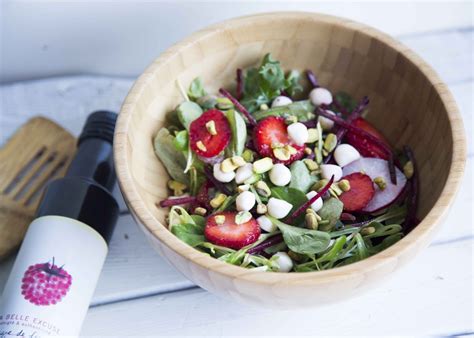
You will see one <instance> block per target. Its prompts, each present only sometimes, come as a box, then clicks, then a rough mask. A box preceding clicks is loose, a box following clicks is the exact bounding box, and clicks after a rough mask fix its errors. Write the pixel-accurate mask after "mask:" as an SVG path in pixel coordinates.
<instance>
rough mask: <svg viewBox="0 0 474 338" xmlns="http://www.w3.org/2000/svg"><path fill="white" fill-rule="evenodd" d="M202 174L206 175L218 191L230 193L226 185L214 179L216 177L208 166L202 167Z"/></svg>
mask: <svg viewBox="0 0 474 338" xmlns="http://www.w3.org/2000/svg"><path fill="white" fill-rule="evenodd" d="M204 175H206V177H207V179H208V180H209V181H211V183H212V185H213V186H214V187H215V188H216V189H217V190H219V191H220V192H222V193H224V194H226V195H230V194H231V191H230V190H229V189H227V187H226V186H225V185H224V184H223V183H221V182H219V181H218V180H216V178H215V177H214V175H213V173H212V171H211V169H210V168H209V167H206V168H204Z"/></svg>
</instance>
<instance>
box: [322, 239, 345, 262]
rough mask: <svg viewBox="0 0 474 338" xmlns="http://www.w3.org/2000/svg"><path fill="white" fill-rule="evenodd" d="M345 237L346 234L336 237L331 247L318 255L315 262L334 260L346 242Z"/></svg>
mask: <svg viewBox="0 0 474 338" xmlns="http://www.w3.org/2000/svg"><path fill="white" fill-rule="evenodd" d="M346 241H347V237H346V236H341V237H339V238H337V239H336V240H335V242H334V244H333V245H332V246H331V249H329V251H328V252H326V253H325V254H324V255H322V256H321V257H319V258H318V259H317V260H316V262H317V263H320V262H324V261H333V260H336V259H337V257H338V255H339V252H340V251H341V250H342V248H343V247H344V245H345V244H346Z"/></svg>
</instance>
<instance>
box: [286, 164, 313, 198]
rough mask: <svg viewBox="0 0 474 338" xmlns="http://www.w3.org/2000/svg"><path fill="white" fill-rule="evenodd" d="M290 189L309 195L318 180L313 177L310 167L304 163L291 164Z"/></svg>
mask: <svg viewBox="0 0 474 338" xmlns="http://www.w3.org/2000/svg"><path fill="white" fill-rule="evenodd" d="M290 171H291V181H290V185H289V187H290V188H294V189H298V190H301V191H302V192H304V193H307V192H308V191H309V189H310V188H311V187H312V186H313V184H314V183H316V181H317V180H318V179H317V177H316V176H314V175H311V174H310V172H309V170H308V167H306V164H304V162H303V161H295V162H293V163H292V164H291V167H290Z"/></svg>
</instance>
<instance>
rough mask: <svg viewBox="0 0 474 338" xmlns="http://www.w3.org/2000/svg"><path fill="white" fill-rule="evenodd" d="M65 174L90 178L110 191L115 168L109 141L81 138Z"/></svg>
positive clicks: (113, 180) (112, 185)
mask: <svg viewBox="0 0 474 338" xmlns="http://www.w3.org/2000/svg"><path fill="white" fill-rule="evenodd" d="M65 176H66V177H82V178H85V179H90V180H93V181H94V182H96V183H98V184H99V185H101V186H103V187H104V188H106V189H107V190H109V191H112V190H113V187H114V184H115V169H114V164H113V151H112V145H111V144H110V142H107V141H105V140H103V139H100V138H87V139H84V140H81V142H80V143H79V145H78V148H77V152H76V155H75V156H74V159H73V160H72V162H71V164H70V166H69V168H68V170H67V172H66V175H65Z"/></svg>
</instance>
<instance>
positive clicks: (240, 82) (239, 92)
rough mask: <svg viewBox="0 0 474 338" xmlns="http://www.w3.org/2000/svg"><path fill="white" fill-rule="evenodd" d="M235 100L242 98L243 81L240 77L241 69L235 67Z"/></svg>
mask: <svg viewBox="0 0 474 338" xmlns="http://www.w3.org/2000/svg"><path fill="white" fill-rule="evenodd" d="M236 75H237V100H242V97H243V95H244V81H243V79H242V69H240V68H237V74H236Z"/></svg>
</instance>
